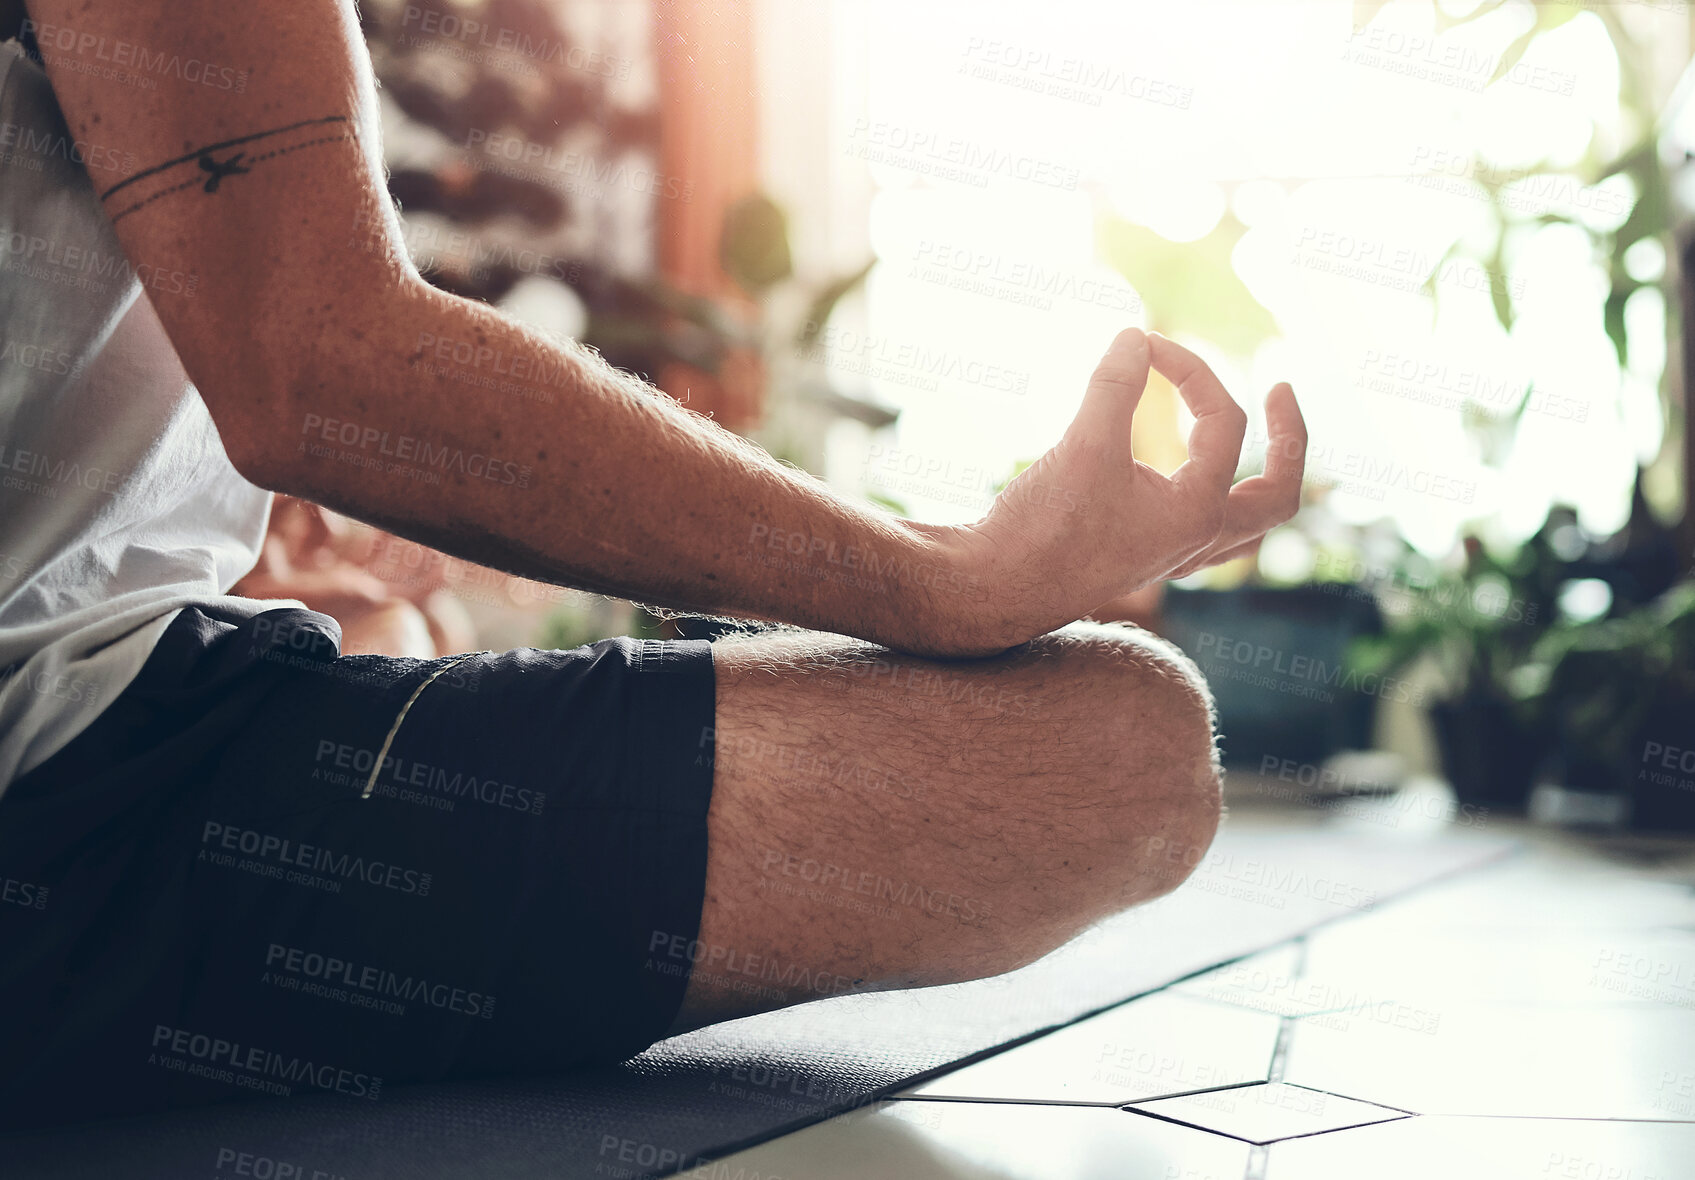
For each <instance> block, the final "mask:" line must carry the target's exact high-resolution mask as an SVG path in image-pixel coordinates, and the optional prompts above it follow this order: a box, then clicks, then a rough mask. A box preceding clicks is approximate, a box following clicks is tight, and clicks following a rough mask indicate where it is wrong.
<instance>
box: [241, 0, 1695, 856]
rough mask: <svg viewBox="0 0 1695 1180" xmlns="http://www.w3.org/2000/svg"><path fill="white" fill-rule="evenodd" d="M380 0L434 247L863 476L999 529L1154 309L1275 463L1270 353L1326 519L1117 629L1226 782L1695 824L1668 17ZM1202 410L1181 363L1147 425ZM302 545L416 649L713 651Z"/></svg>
mask: <svg viewBox="0 0 1695 1180" xmlns="http://www.w3.org/2000/svg"><path fill="white" fill-rule="evenodd" d="M363 11H364V20H365V32H366V35H367V37H368V39H369V42H370V46H371V51H372V55H373V59H374V61H375V63H376V68H377V72H378V74H379V77H380V80H381V84H382V102H383V117H384V124H385V126H384V131H385V136H386V144H387V151H388V155H389V162H390V166H391V169H392V175H391V189H392V192H393V195H394V197H395V198H396V200H397V202H398V203H399V205H400V207H401V210H402V214H403V218H404V224H405V230H406V236H407V243H408V246H409V248H410V250H411V251H412V254H413V256H414V258H415V259H416V261H417V263H418V265H419V266H420V268H421V269H422V270H423V272H424V273H425V275H426V276H427V277H428V278H429V279H430V280H431V281H432V282H434V283H436V284H438V285H439V286H441V287H444V288H447V289H449V290H452V291H455V292H458V293H460V294H464V295H468V296H472V297H476V298H480V299H485V300H488V301H490V302H493V303H496V304H499V305H500V306H502V307H504V308H505V309H507V310H508V311H510V312H512V313H513V314H515V315H517V316H519V317H521V318H523V319H525V320H527V321H529V322H531V323H533V324H534V325H535V326H537V327H538V328H540V329H542V330H544V331H547V332H551V333H554V334H556V335H558V336H561V337H573V338H578V339H582V340H584V341H586V342H587V343H589V344H591V345H593V346H594V347H596V348H597V349H599V350H600V351H601V353H602V354H603V355H604V356H605V357H606V358H607V359H608V360H609V361H611V362H612V363H614V364H617V365H620V366H622V367H624V368H627V369H630V370H632V371H634V372H636V373H639V374H641V375H642V376H643V377H645V378H647V379H648V380H650V381H652V382H654V383H655V384H657V385H658V386H660V387H661V388H662V389H664V390H665V391H666V392H667V393H669V394H671V395H673V396H674V397H676V398H678V399H679V400H680V401H682V402H683V403H684V404H685V405H687V406H688V407H689V408H690V409H691V410H694V411H697V412H699V413H703V414H709V415H711V416H712V417H714V418H716V419H717V420H718V421H719V422H721V423H722V424H724V425H725V426H727V427H729V428H731V429H733V430H737V431H740V432H742V433H744V434H747V435H748V436H750V437H752V438H754V439H756V440H757V441H759V442H760V443H762V444H763V445H764V446H766V447H767V448H768V449H770V450H771V451H772V452H773V453H774V454H776V455H778V456H779V457H781V458H783V459H785V460H787V461H789V462H792V463H794V464H796V465H798V466H800V467H803V468H805V469H807V470H810V471H812V472H814V473H816V474H817V475H819V476H821V477H822V478H824V479H826V480H828V481H829V482H830V483H832V484H833V485H835V486H836V487H838V488H839V489H841V490H842V491H843V492H844V493H846V494H849V495H854V496H861V497H864V498H866V499H868V500H870V501H873V502H875V503H878V504H880V505H882V506H884V507H885V508H887V509H889V510H890V511H894V512H897V513H900V514H903V515H910V516H913V517H917V518H920V519H926V520H933V521H966V520H972V519H975V518H976V517H977V516H979V515H980V514H981V513H982V512H983V511H984V510H985V509H986V508H987V506H988V504H989V502H990V501H991V499H992V498H993V496H994V494H995V492H996V491H997V489H999V488H1000V487H1001V486H1003V485H1004V484H1005V483H1006V481H1007V480H1009V479H1010V478H1011V477H1012V476H1013V475H1014V474H1015V473H1016V472H1017V471H1018V470H1020V468H1021V467H1022V466H1023V465H1024V464H1027V463H1029V462H1030V461H1032V460H1034V459H1035V458H1036V457H1037V456H1038V455H1039V454H1040V453H1041V451H1042V450H1044V449H1045V448H1046V447H1047V446H1048V445H1050V444H1051V443H1052V442H1053V441H1055V440H1056V439H1057V438H1058V436H1059V433H1060V432H1061V430H1062V429H1063V427H1064V426H1065V424H1066V423H1067V422H1068V421H1069V420H1070V418H1071V416H1072V414H1073V413H1074V412H1075V410H1076V407H1077V404H1078V402H1079V400H1080V398H1081V395H1082V390H1083V387H1084V382H1085V380H1086V378H1087V376H1088V374H1089V372H1090V370H1091V369H1092V367H1093V364H1094V361H1095V359H1096V358H1098V357H1099V355H1100V353H1101V351H1102V349H1103V348H1104V346H1105V344H1106V342H1107V341H1108V340H1109V339H1110V338H1111V337H1112V335H1113V334H1114V333H1115V332H1116V331H1118V330H1119V329H1121V328H1123V327H1126V326H1130V325H1138V326H1142V327H1146V328H1151V329H1157V330H1159V331H1161V332H1163V333H1165V334H1167V335H1169V336H1172V337H1173V338H1175V339H1177V340H1179V341H1181V342H1183V343H1185V344H1188V345H1189V346H1190V347H1192V348H1194V349H1195V350H1196V351H1198V352H1200V353H1201V354H1202V355H1203V356H1204V357H1206V358H1207V360H1208V361H1209V362H1211V364H1212V365H1213V367H1214V368H1215V369H1216V370H1217V372H1218V373H1219V374H1220V376H1221V377H1222V378H1223V379H1224V380H1225V383H1226V384H1227V386H1228V387H1229V388H1230V389H1231V390H1232V391H1233V393H1234V394H1235V395H1236V396H1237V397H1238V398H1239V399H1240V400H1242V402H1243V403H1244V405H1245V406H1246V407H1247V409H1248V411H1249V413H1250V415H1251V416H1252V418H1253V422H1254V425H1253V426H1252V427H1251V428H1250V446H1249V448H1248V451H1247V453H1245V455H1244V464H1243V469H1242V474H1244V475H1246V474H1249V473H1251V472H1252V471H1254V470H1256V469H1257V466H1258V464H1259V463H1260V462H1261V459H1262V454H1263V443H1264V433H1263V415H1262V410H1261V407H1260V404H1259V402H1260V398H1261V397H1262V396H1263V394H1264V392H1265V391H1266V390H1267V389H1269V388H1270V386H1271V385H1272V384H1273V383H1275V382H1276V381H1278V380H1288V381H1290V382H1291V383H1292V384H1293V385H1294V387H1295V389H1296V391H1297V393H1298V394H1299V396H1300V397H1301V400H1302V404H1303V406H1304V408H1305V411H1306V414H1307V418H1308V422H1309V425H1310V427H1311V433H1312V445H1311V451H1310V453H1309V458H1308V469H1307V470H1308V487H1307V490H1306V494H1305V499H1304V506H1303V508H1302V510H1301V513H1300V514H1299V516H1298V517H1297V518H1296V519H1295V520H1294V521H1293V522H1291V523H1290V524H1289V525H1288V526H1286V527H1285V528H1282V529H1280V530H1278V531H1277V532H1275V533H1273V534H1272V535H1271V536H1270V537H1269V538H1268V539H1267V541H1266V543H1265V545H1264V546H1263V547H1262V549H1261V551H1260V553H1259V554H1258V555H1257V557H1255V558H1253V559H1248V560H1243V561H1239V562H1235V563H1232V564H1231V565H1230V566H1228V567H1223V568H1220V569H1216V570H1210V571H1206V572H1204V573H1202V574H1200V575H1197V576H1195V577H1194V578H1192V579H1189V580H1188V581H1186V582H1185V583H1183V584H1180V585H1173V586H1170V587H1167V588H1166V589H1165V590H1164V592H1163V593H1162V594H1160V595H1157V596H1155V595H1146V596H1142V598H1141V599H1139V600H1138V601H1136V602H1133V603H1127V604H1125V609H1124V613H1125V615H1126V617H1133V618H1135V619H1137V620H1138V621H1141V622H1144V623H1146V624H1148V625H1150V626H1153V627H1154V628H1156V629H1158V630H1160V631H1162V632H1163V633H1165V634H1167V635H1170V636H1171V637H1173V638H1174V639H1176V640H1177V641H1178V642H1180V643H1181V644H1182V645H1183V646H1184V647H1185V649H1186V650H1188V651H1189V652H1190V654H1191V655H1193V656H1194V657H1195V658H1196V659H1197V660H1198V661H1199V662H1200V663H1201V664H1202V666H1203V667H1204V668H1205V669H1206V670H1207V672H1208V674H1209V677H1210V678H1211V680H1212V682H1213V684H1214V687H1215V690H1216V692H1217V694H1218V698H1219V705H1220V711H1221V720H1222V729H1223V734H1224V748H1225V754H1226V757H1227V759H1228V761H1229V762H1230V764H1231V765H1232V766H1233V767H1234V768H1238V769H1239V771H1240V772H1241V773H1240V775H1239V778H1238V781H1239V782H1244V783H1248V784H1250V786H1249V787H1245V788H1244V787H1238V790H1252V791H1255V792H1258V793H1260V794H1262V795H1264V796H1265V797H1266V798H1268V799H1292V800H1298V801H1301V802H1304V803H1317V804H1320V805H1323V806H1330V807H1338V806H1341V807H1345V806H1352V805H1355V804H1357V802H1358V801H1359V800H1360V799H1361V798H1362V797H1368V798H1374V799H1379V800H1381V799H1383V798H1391V797H1394V798H1400V799H1417V800H1420V802H1419V803H1418V804H1417V812H1418V814H1419V815H1420V816H1421V817H1423V818H1426V819H1430V820H1432V821H1434V822H1462V823H1477V822H1483V821H1484V820H1485V819H1486V817H1487V816H1488V815H1489V814H1491V813H1492V812H1515V811H1525V810H1528V811H1529V812H1530V813H1531V814H1532V815H1533V816H1535V817H1537V818H1540V819H1543V820H1546V821H1550V822H1560V823H1569V824H1579V825H1587V826H1598V827H1601V828H1611V829H1617V828H1623V827H1635V828H1638V829H1648V830H1675V831H1690V830H1695V588H1692V587H1691V585H1690V583H1689V581H1688V577H1689V572H1690V568H1691V565H1692V559H1695V522H1692V521H1691V518H1690V514H1689V512H1688V509H1687V495H1686V487H1687V478H1686V472H1687V470H1688V468H1689V462H1690V459H1691V456H1692V454H1695V447H1692V441H1691V440H1692V438H1695V433H1692V430H1691V423H1690V419H1689V417H1688V415H1687V413H1686V409H1685V406H1686V403H1685V392H1684V390H1685V383H1684V373H1685V371H1686V369H1687V363H1686V356H1685V352H1684V348H1685V341H1687V340H1691V339H1695V335H1691V334H1690V333H1688V332H1686V331H1684V323H1685V321H1686V320H1687V319H1688V317H1689V316H1690V315H1691V309H1692V308H1695V300H1692V299H1691V293H1692V291H1695V288H1691V287H1690V286H1689V284H1690V281H1691V276H1692V275H1695V265H1691V261H1695V253H1690V249H1691V248H1690V242H1691V241H1695V234H1692V233H1691V232H1690V229H1691V226H1690V222H1689V218H1690V210H1691V207H1692V206H1695V169H1692V168H1691V167H1690V166H1689V163H1688V162H1689V160H1690V151H1689V149H1690V148H1692V147H1695V93H1692V88H1695V81H1692V80H1691V79H1692V78H1695V75H1692V74H1691V73H1690V72H1689V71H1688V69H1687V66H1688V63H1689V60H1690V56H1691V46H1692V41H1695V13H1692V12H1691V9H1690V8H1689V6H1688V5H1687V4H1686V3H1684V2H1683V0H1664V2H1656V0H1640V2H1630V3H1606V2H1591V0H1584V2H1564V0H1556V2H1551V3H1538V4H1532V3H1529V2H1527V0H1453V2H1432V0H1393V2H1390V3H1382V2H1379V0H1229V2H1223V0H1191V2H1190V3H1187V4H1181V5H1174V4H1170V3H1142V2H1136V0H1129V2H1123V0H1120V2H1115V3H1112V4H1103V3H1078V2H1075V0H1059V2H1048V3H1043V4H1041V5H1030V4H1027V3H1006V4H996V3H980V2H972V3H965V2H964V0H945V2H943V0H899V2H894V0H688V2H678V0H475V2H473V0H466V2H452V3H450V2H448V0H420V2H418V3H402V2H390V0H369V2H367V3H366V4H365V5H364V6H363ZM1187 426H1188V419H1187V418H1186V416H1185V412H1184V411H1183V409H1182V407H1181V405H1180V403H1179V402H1178V400H1177V398H1176V397H1175V395H1174V393H1173V391H1172V390H1171V389H1170V388H1169V387H1168V386H1167V385H1165V383H1164V382H1163V380H1162V379H1159V378H1157V377H1156V378H1155V381H1154V385H1153V387H1152V388H1150V390H1149V393H1148V396H1147V397H1146V399H1145V401H1144V406H1143V410H1142V411H1141V413H1140V415H1139V418H1138V427H1137V429H1138V432H1139V434H1138V439H1137V443H1138V448H1139V453H1140V454H1141V455H1142V456H1143V457H1144V459H1145V460H1146V461H1148V462H1150V463H1153V464H1154V465H1155V466H1158V467H1160V468H1162V469H1166V470H1169V469H1171V468H1172V467H1175V466H1176V464H1177V463H1179V462H1181V460H1182V458H1183V443H1182V439H1183V437H1184V435H1185V434H1186V432H1187ZM1256 440H1257V441H1256ZM632 478H639V474H638V473H633V474H632ZM302 569H310V570H312V571H315V574H314V576H320V577H322V578H324V579H327V580H328V581H330V582H334V583H335V585H336V587H337V588H338V589H337V591H336V592H339V593H344V594H346V595H348V596H350V597H349V598H348V603H349V604H350V605H348V607H347V614H348V615H349V616H350V617H351V616H355V615H359V614H360V612H365V614H367V615H372V617H376V616H381V617H382V618H384V619H385V620H386V621H387V622H388V623H394V622H395V620H396V617H399V626H400V632H405V629H406V628H407V627H410V628H411V631H410V638H409V639H406V640H405V643H404V644H401V646H406V645H408V644H410V645H412V646H414V647H416V650H418V651H421V652H423V651H429V650H430V649H431V648H432V647H433V648H435V649H439V650H444V651H445V650H461V649H464V648H498V647H505V646H511V645H517V644H534V645H537V646H556V647H570V646H576V645H577V644H580V643H583V642H587V641H590V640H592V639H596V638H600V637H602V636H605V635H609V634H617V633H628V634H641V635H677V634H707V633H708V631H707V630H706V629H702V628H701V627H699V626H698V625H691V624H690V623H688V622H687V621H677V620H671V621H663V620H659V619H655V618H653V617H652V616H650V615H648V614H647V613H645V612H644V611H642V610H640V609H639V608H637V607H634V606H632V605H631V604H628V603H622V602H617V601H613V600H608V599H601V598H597V597H595V596H592V595H586V594H580V593H577V592H572V591H565V590H561V589H558V588H555V587H550V586H544V585H540V584H536V583H530V582H524V581H522V580H519V579H513V578H510V577H507V576H506V575H503V574H499V573H497V572H495V571H491V570H485V569H481V568H479V567H475V566H469V565H467V564H466V563H463V562H460V561H457V560H454V559H449V558H446V557H445V556H443V555H441V554H437V553H432V552H430V551H427V550H423V549H420V548H419V547H417V546H415V545H412V544H410V543H408V542H402V541H398V540H396V539H394V538H391V537H387V536H385V535H382V534H378V533H375V532H373V531H371V530H368V529H365V528H363V526H356V525H353V524H351V523H350V522H345V521H339V520H334V519H331V518H327V517H324V516H323V515H322V514H320V513H318V510H316V509H307V508H304V507H302V506H299V505H292V506H291V505H283V506H281V507H279V511H278V514H277V522H276V524H275V527H274V530H273V545H272V546H271V549H270V550H269V551H268V553H267V558H266V563H265V564H263V565H262V566H261V568H260V570H259V571H257V572H256V573H255V575H254V581H253V583H252V585H255V586H258V587H259V589H261V590H262V589H264V585H265V583H264V582H263V580H264V579H266V578H271V579H273V583H274V584H284V583H286V582H287V579H288V577H289V576H290V574H291V572H292V573H294V574H298V573H299V571H300V570H302ZM250 592H257V591H255V590H253V589H252V588H251V586H250ZM390 608H393V610H392V611H391V609H390ZM325 609H330V608H325ZM373 612H374V614H373ZM385 612H387V613H385ZM331 613H337V612H336V611H335V610H334V609H331ZM344 621H345V620H344ZM397 633H399V632H396V631H394V630H392V629H391V630H389V631H386V632H383V634H385V635H388V636H392V635H394V634H397ZM353 638H355V637H354V636H353V634H352V630H351V629H350V639H353ZM373 642H374V643H376V642H379V641H377V640H373ZM387 642H389V643H390V646H394V645H395V644H396V643H400V641H398V640H387ZM1432 800H1433V802H1432ZM1397 806H1400V807H1401V809H1402V811H1403V812H1407V811H1408V810H1409V805H1406V804H1398V805H1397ZM1397 822H1400V821H1399V820H1397Z"/></svg>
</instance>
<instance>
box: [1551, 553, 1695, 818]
mask: <svg viewBox="0 0 1695 1180" xmlns="http://www.w3.org/2000/svg"><path fill="white" fill-rule="evenodd" d="M1533 667H1535V669H1536V671H1537V674H1538V679H1540V680H1541V681H1542V685H1541V687H1540V693H1539V695H1540V698H1541V702H1542V706H1543V709H1544V711H1545V713H1546V715H1547V716H1548V717H1549V719H1550V721H1551V723H1552V724H1551V731H1552V732H1553V733H1554V734H1555V735H1556V737H1555V740H1554V742H1553V743H1552V747H1551V750H1550V754H1551V758H1550V761H1549V764H1548V769H1549V777H1550V779H1551V780H1553V781H1556V782H1557V783H1558V784H1559V785H1561V786H1565V787H1570V788H1574V789H1578V790H1588V791H1595V792H1602V793H1612V794H1622V795H1626V796H1628V797H1629V799H1630V802H1631V808H1630V811H1631V820H1632V823H1633V825H1634V826H1636V827H1639V828H1658V829H1678V830H1695V583H1690V582H1684V583H1681V584H1679V585H1677V586H1674V587H1673V588H1672V589H1670V590H1668V591H1667V592H1666V593H1665V594H1662V595H1661V596H1660V597H1659V598H1657V599H1655V600H1654V601H1653V602H1650V603H1648V604H1647V605H1645V606H1642V607H1638V608H1637V609H1635V610H1632V611H1629V612H1627V613H1625V614H1623V615H1620V616H1618V617H1616V618H1611V619H1603V620H1599V621H1596V622H1590V623H1582V624H1577V625H1573V626H1562V627H1556V628H1554V629H1553V630H1551V631H1549V632H1548V633H1547V634H1546V635H1545V636H1543V638H1542V640H1541V641H1540V642H1539V643H1538V645H1537V648H1536V651H1535V653H1534V664H1533Z"/></svg>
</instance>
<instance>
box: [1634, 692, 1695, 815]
mask: <svg viewBox="0 0 1695 1180" xmlns="http://www.w3.org/2000/svg"><path fill="white" fill-rule="evenodd" d="M1677 681H1678V682H1675V683H1672V684H1668V685H1667V686H1666V691H1665V692H1664V693H1663V695H1661V696H1660V697H1659V699H1658V700H1656V701H1655V703H1654V707H1653V709H1652V710H1651V711H1650V712H1649V714H1648V717H1647V718H1646V720H1645V721H1644V722H1643V724H1642V728H1641V730H1640V731H1639V732H1638V734H1637V737H1636V742H1635V744H1634V745H1633V746H1632V748H1631V750H1630V752H1629V764H1628V765H1626V766H1624V767H1622V768H1620V769H1621V770H1622V775H1621V777H1622V778H1623V779H1624V780H1625V781H1624V783H1623V784H1622V785H1624V786H1626V787H1628V789H1629V791H1630V796H1631V810H1630V825H1631V827H1633V828H1637V829H1639V830H1643V831H1661V832H1695V686H1692V685H1691V683H1690V679H1689V676H1688V674H1687V673H1686V674H1685V675H1683V676H1681V677H1678V678H1677Z"/></svg>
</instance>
